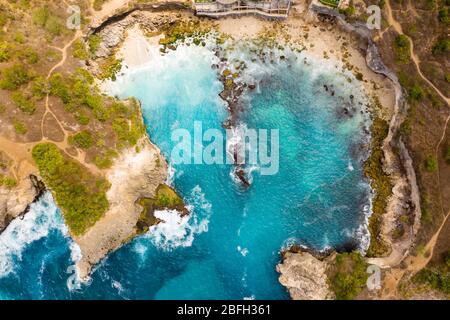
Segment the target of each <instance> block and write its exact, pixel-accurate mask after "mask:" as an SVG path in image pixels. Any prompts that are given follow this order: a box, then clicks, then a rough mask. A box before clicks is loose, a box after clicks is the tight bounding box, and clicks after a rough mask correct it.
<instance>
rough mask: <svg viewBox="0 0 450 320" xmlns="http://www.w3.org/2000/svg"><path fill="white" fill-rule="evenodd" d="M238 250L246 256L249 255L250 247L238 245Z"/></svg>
mask: <svg viewBox="0 0 450 320" xmlns="http://www.w3.org/2000/svg"><path fill="white" fill-rule="evenodd" d="M237 250H238V251H239V253H240V254H241V255H242V256H243V257H246V256H247V255H248V252H249V251H248V249H247V248H242V247H241V246H238V247H237Z"/></svg>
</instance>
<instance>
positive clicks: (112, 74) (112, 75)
mask: <svg viewBox="0 0 450 320" xmlns="http://www.w3.org/2000/svg"><path fill="white" fill-rule="evenodd" d="M100 69H101V73H100V75H99V79H101V80H106V79H111V80H113V81H116V74H117V73H118V72H119V71H120V69H122V60H117V59H116V58H115V57H114V56H111V57H110V58H109V59H107V60H106V61H105V63H104V64H102V65H101V66H100Z"/></svg>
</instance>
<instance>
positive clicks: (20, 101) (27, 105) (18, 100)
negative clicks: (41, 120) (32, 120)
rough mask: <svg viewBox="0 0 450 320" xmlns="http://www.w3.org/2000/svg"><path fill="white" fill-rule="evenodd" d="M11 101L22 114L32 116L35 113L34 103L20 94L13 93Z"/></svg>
mask: <svg viewBox="0 0 450 320" xmlns="http://www.w3.org/2000/svg"><path fill="white" fill-rule="evenodd" d="M11 99H12V101H13V102H14V103H15V104H16V106H17V108H19V109H20V111H22V112H23V113H26V114H29V115H32V114H33V113H34V112H35V111H36V105H35V103H34V101H33V100H32V99H30V98H28V97H26V96H24V95H23V94H22V93H20V92H14V93H13V94H12V95H11Z"/></svg>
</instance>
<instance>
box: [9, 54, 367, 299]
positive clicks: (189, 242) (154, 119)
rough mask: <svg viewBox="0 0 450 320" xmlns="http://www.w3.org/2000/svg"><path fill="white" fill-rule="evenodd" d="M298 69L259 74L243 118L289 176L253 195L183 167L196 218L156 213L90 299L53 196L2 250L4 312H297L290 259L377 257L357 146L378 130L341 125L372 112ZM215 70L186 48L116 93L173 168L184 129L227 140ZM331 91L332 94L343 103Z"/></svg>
mask: <svg viewBox="0 0 450 320" xmlns="http://www.w3.org/2000/svg"><path fill="white" fill-rule="evenodd" d="M240 58H245V57H240ZM290 58H292V59H287V60H283V61H281V60H279V59H278V60H276V61H275V62H274V64H261V62H260V61H256V62H253V63H251V62H249V66H248V71H247V74H246V77H248V78H253V79H255V80H257V81H258V84H259V85H258V88H257V89H256V90H254V91H252V92H249V93H248V94H247V95H246V97H245V102H246V103H245V106H246V109H245V111H244V113H243V114H242V116H241V123H242V124H243V125H244V124H245V125H246V126H247V127H248V128H258V129H260V128H264V129H279V132H280V171H279V173H278V174H276V175H273V176H262V175H260V173H259V170H258V168H256V169H255V170H253V171H252V186H251V187H250V188H249V189H248V190H245V189H243V188H242V186H240V185H239V183H236V181H235V179H233V175H232V174H231V172H232V169H233V168H232V166H229V165H209V166H208V165H176V166H174V168H173V169H174V170H173V175H172V176H171V177H170V180H171V181H172V184H173V186H174V187H175V188H176V190H177V191H178V192H179V193H180V194H181V195H182V196H183V197H184V199H185V202H186V203H187V204H188V205H189V207H190V208H191V210H192V212H191V215H190V216H189V217H185V218H180V217H179V216H178V215H177V213H176V212H170V211H163V212H157V213H156V214H157V215H158V216H159V217H160V218H162V219H163V220H164V221H165V222H164V223H162V224H160V225H158V226H155V227H152V228H151V230H150V232H149V233H148V234H146V235H145V236H142V237H139V238H137V239H135V240H134V241H132V242H131V243H129V244H127V245H125V246H124V247H122V248H121V249H119V250H118V251H116V252H115V253H112V254H111V255H110V256H109V257H108V258H107V259H105V260H104V261H103V262H102V263H101V265H99V266H98V267H97V269H96V271H95V272H94V274H93V276H92V279H91V281H90V283H89V284H87V285H80V284H79V283H77V282H76V281H73V280H74V279H76V278H75V277H74V275H73V268H72V267H71V266H73V265H74V261H76V259H77V251H76V246H74V245H73V243H72V242H71V240H70V239H69V238H67V231H66V229H65V227H64V225H63V223H62V219H61V217H60V214H59V211H58V210H57V208H56V207H55V206H54V203H53V202H52V199H51V196H50V195H49V194H47V195H46V196H45V197H43V198H42V199H41V201H39V202H38V203H36V204H34V205H33V207H32V210H31V212H30V213H29V214H28V215H27V216H26V217H25V219H24V220H18V221H15V222H13V224H12V225H11V226H10V227H9V228H8V229H7V231H6V232H5V233H3V234H2V235H1V236H0V248H1V249H0V252H1V255H0V298H1V299H17V298H34V299H41V298H46V299H69V298H70V299H89V298H97V299H98V298H100V299H136V298H137V299H194V298H195V299H221V298H223V299H244V298H249V299H287V298H288V294H287V293H286V291H285V289H284V288H283V287H282V286H281V285H280V284H279V283H278V280H277V278H278V274H277V273H276V271H275V266H276V264H277V263H278V262H279V259H280V254H279V251H280V249H281V248H283V247H285V246H286V245H287V244H289V243H293V242H297V243H300V244H303V245H307V246H309V247H312V248H314V249H324V248H327V247H334V248H336V247H338V248H339V247H342V246H346V245H348V244H349V243H350V244H352V245H354V244H355V243H356V244H357V245H359V246H361V247H364V246H366V245H367V238H366V233H365V232H364V230H365V228H364V224H365V221H366V215H367V210H368V206H369V196H370V192H369V191H370V190H369V187H368V185H367V183H366V181H365V179H364V178H363V175H362V171H361V159H363V158H364V152H362V151H358V150H359V149H358V146H359V145H360V144H361V143H362V142H363V141H364V139H366V137H364V135H363V126H364V125H365V126H367V123H368V117H367V115H366V114H364V113H363V114H361V113H360V112H356V113H355V115H354V117H352V118H348V117H345V116H341V113H340V111H341V108H342V105H344V104H352V102H351V101H350V98H349V97H350V95H354V96H355V97H354V101H353V104H354V105H355V106H356V107H357V108H362V107H361V106H360V105H359V104H358V102H361V103H364V101H365V98H364V96H363V94H362V93H361V92H360V90H361V89H360V88H359V87H357V86H356V84H355V82H352V83H349V82H348V81H347V79H346V78H345V77H344V76H342V74H341V73H339V72H338V71H337V70H336V69H335V67H334V65H333V63H332V62H328V61H315V60H314V59H312V58H311V57H307V56H306V55H305V54H296V55H293V54H292V55H291V56H290ZM305 58H307V63H305V62H304V61H305V60H304V59H305ZM217 62H218V61H217V58H216V57H215V56H214V55H213V53H212V52H211V51H210V50H208V48H203V47H195V46H190V47H187V46H180V47H179V48H178V50H177V51H171V52H170V53H169V54H167V55H166V56H164V57H162V58H161V59H158V60H157V61H153V62H151V63H149V64H148V65H146V66H145V67H142V68H140V69H139V70H128V71H126V72H125V75H123V76H121V77H119V78H118V80H117V81H116V83H114V84H113V85H112V86H111V87H110V88H109V90H110V92H111V93H112V94H114V95H118V96H120V97H121V98H126V97H130V96H135V97H137V98H138V99H139V100H140V101H141V102H142V108H143V115H144V119H145V123H146V125H147V129H148V133H149V135H150V137H151V139H152V141H153V142H154V143H156V144H157V145H158V146H159V147H160V148H161V150H162V152H163V153H164V154H165V156H166V157H167V158H168V159H170V153H171V150H172V148H173V146H174V145H175V142H173V141H171V133H172V131H173V130H174V129H176V128H185V129H188V130H189V131H191V132H192V131H193V124H194V121H202V124H203V128H204V129H207V128H215V129H220V130H222V131H223V129H222V128H221V124H222V123H223V121H224V120H225V119H226V118H227V116H228V114H227V111H226V105H225V103H224V102H223V101H222V100H221V99H220V98H219V96H218V94H219V93H220V92H221V90H222V89H223V86H222V84H221V83H220V82H219V81H218V80H217V73H216V72H217V71H216V70H214V69H212V68H211V64H213V63H217ZM324 84H327V85H331V84H334V90H335V96H331V94H330V92H326V91H325V90H324V87H323V85H324ZM24 230H25V231H26V233H24V234H23V235H22V236H20V234H21V232H22V233H23V231H24ZM36 279H38V280H37V281H36Z"/></svg>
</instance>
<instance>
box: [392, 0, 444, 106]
mask: <svg viewBox="0 0 450 320" xmlns="http://www.w3.org/2000/svg"><path fill="white" fill-rule="evenodd" d="M386 11H387V20H388V23H389V25H391V26H392V27H393V28H394V29H395V31H396V32H397V33H398V34H402V35H404V36H406V37H407V39H408V41H409V43H410V56H411V59H412V61H413V62H414V64H415V65H416V69H417V72H418V73H419V75H420V77H421V78H422V79H423V80H424V81H425V82H426V83H428V84H429V85H430V87H432V88H433V89H434V91H436V93H437V94H438V95H439V96H440V97H441V98H442V99H443V100H444V101H445V102H446V103H447V105H450V99H449V98H447V97H446V96H445V95H444V94H443V93H442V92H441V90H439V89H438V88H437V87H436V86H435V85H434V84H433V83H432V82H431V81H430V80H428V78H427V77H425V76H424V75H423V73H422V70H421V69H420V59H419V57H418V56H417V55H416V54H415V53H414V42H413V41H412V40H411V38H410V37H408V36H407V35H406V34H405V33H404V32H403V28H402V26H401V24H400V23H399V22H398V21H397V20H395V18H394V16H393V14H392V8H391V3H390V0H386Z"/></svg>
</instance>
